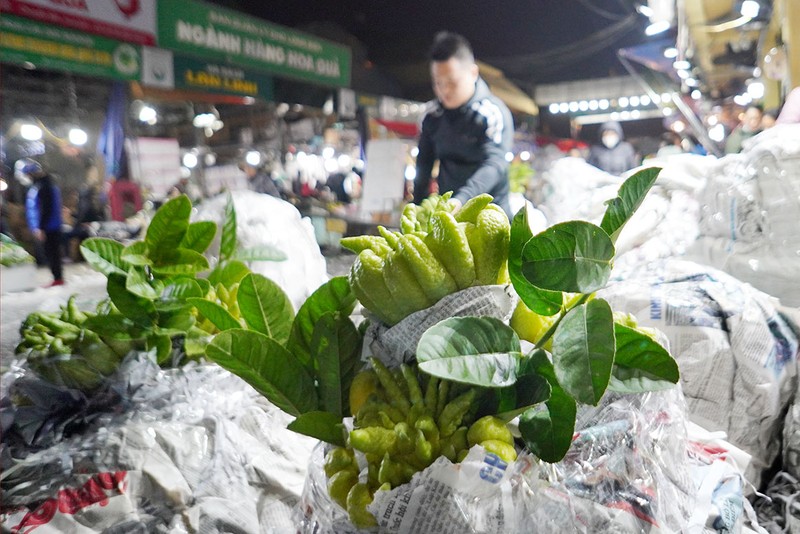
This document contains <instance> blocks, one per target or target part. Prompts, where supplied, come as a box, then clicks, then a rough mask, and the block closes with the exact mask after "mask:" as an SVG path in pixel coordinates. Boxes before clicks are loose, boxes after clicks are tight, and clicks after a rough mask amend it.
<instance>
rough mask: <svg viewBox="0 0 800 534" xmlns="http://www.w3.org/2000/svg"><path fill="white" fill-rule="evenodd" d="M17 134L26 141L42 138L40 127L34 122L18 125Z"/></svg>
mask: <svg viewBox="0 0 800 534" xmlns="http://www.w3.org/2000/svg"><path fill="white" fill-rule="evenodd" d="M19 134H20V135H21V136H22V138H23V139H25V140H26V141H38V140H39V139H41V138H42V129H41V128H39V127H38V126H36V125H35V124H30V123H26V124H23V125H22V126H20V127H19Z"/></svg>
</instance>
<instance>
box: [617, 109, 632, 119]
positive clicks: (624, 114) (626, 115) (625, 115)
mask: <svg viewBox="0 0 800 534" xmlns="http://www.w3.org/2000/svg"><path fill="white" fill-rule="evenodd" d="M619 118H620V119H622V120H624V121H626V120H628V119H630V118H631V112H630V111H627V110H626V111H623V112H622V113H620V114H619Z"/></svg>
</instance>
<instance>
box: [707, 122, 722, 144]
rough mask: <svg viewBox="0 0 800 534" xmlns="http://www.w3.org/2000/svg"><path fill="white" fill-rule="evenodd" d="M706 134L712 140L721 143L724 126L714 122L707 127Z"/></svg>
mask: <svg viewBox="0 0 800 534" xmlns="http://www.w3.org/2000/svg"><path fill="white" fill-rule="evenodd" d="M708 136H709V137H710V138H711V140H712V141H716V142H717V143H721V142H722V140H723V139H725V126H723V125H722V124H715V125H714V126H712V127H711V128H709V129H708Z"/></svg>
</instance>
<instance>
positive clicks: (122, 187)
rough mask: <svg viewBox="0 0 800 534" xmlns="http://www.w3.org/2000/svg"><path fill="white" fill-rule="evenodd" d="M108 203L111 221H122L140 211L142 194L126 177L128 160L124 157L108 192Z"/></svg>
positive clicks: (128, 177) (127, 176)
mask: <svg viewBox="0 0 800 534" xmlns="http://www.w3.org/2000/svg"><path fill="white" fill-rule="evenodd" d="M108 203H109V205H110V207H111V220H112V221H124V220H125V219H127V218H128V217H133V216H134V215H135V214H136V213H138V212H139V211H141V209H142V192H141V190H140V189H139V186H138V185H137V184H135V183H134V182H132V181H131V179H130V176H129V175H128V160H127V158H126V157H125V156H124V155H123V158H122V163H121V164H120V169H119V172H118V173H117V178H116V180H114V182H113V183H112V184H111V189H109V191H108Z"/></svg>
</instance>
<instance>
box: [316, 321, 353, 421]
mask: <svg viewBox="0 0 800 534" xmlns="http://www.w3.org/2000/svg"><path fill="white" fill-rule="evenodd" d="M311 349H312V354H313V357H314V360H315V361H316V363H317V368H318V372H317V382H318V384H317V387H318V390H319V403H320V408H322V409H324V410H326V411H328V412H331V413H333V414H334V415H336V416H338V417H339V418H341V417H343V416H344V415H345V414H346V413H349V399H348V392H349V391H350V384H351V383H352V382H353V377H354V376H355V372H356V367H357V366H358V364H359V363H360V361H361V360H360V357H361V336H360V335H359V333H358V330H356V327H355V325H353V322H352V321H351V320H350V318H349V317H348V316H346V315H344V316H343V315H342V314H340V313H338V312H329V313H326V314H325V315H323V316H322V317H321V318H320V320H319V321H318V322H317V325H316V327H315V328H314V336H313V337H312V340H311ZM340 422H341V421H340Z"/></svg>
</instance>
